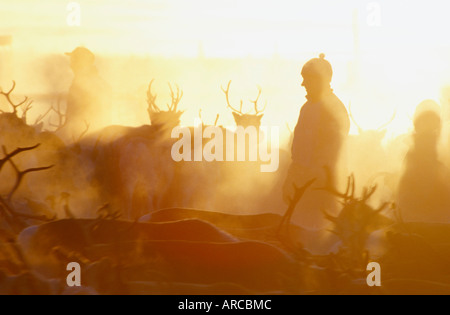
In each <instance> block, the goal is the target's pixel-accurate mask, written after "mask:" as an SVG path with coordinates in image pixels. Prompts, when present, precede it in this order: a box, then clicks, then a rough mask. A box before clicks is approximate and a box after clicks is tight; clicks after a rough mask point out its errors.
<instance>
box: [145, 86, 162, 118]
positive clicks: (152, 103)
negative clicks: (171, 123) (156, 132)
mask: <svg viewBox="0 0 450 315" xmlns="http://www.w3.org/2000/svg"><path fill="white" fill-rule="evenodd" d="M154 81H155V79H153V80H151V81H150V84H149V85H148V89H147V103H148V109H149V110H153V111H155V112H160V111H161V110H160V109H159V107H158V106H157V105H156V98H157V97H158V95H157V94H153V93H152V85H153V82H154Z"/></svg>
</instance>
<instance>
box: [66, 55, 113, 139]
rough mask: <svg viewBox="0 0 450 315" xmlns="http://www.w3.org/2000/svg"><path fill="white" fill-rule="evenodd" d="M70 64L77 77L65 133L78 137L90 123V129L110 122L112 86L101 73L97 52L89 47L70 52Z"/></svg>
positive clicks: (68, 107) (69, 102)
mask: <svg viewBox="0 0 450 315" xmlns="http://www.w3.org/2000/svg"><path fill="white" fill-rule="evenodd" d="M66 55H67V56H69V57H70V68H71V69H72V71H73V74H74V78H73V81H72V85H71V86H70V89H69V94H68V97H67V110H66V125H65V127H64V129H65V134H66V136H69V137H71V138H73V137H75V138H76V137H77V136H78V135H79V134H80V133H82V132H83V131H84V130H85V129H86V128H87V125H89V129H90V131H92V130H95V129H97V128H99V127H103V126H105V125H106V124H108V123H109V121H108V120H109V119H108V118H109V116H110V115H109V111H108V110H107V108H106V106H107V105H108V104H110V101H109V98H110V94H111V89H110V88H109V86H108V85H107V83H106V82H105V81H104V80H103V79H102V78H101V77H100V75H99V74H98V70H97V67H96V66H95V56H94V54H93V53H92V52H91V51H90V50H89V49H87V48H84V47H77V48H75V50H74V51H72V52H71V53H66Z"/></svg>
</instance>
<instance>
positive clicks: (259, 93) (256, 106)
mask: <svg viewBox="0 0 450 315" xmlns="http://www.w3.org/2000/svg"><path fill="white" fill-rule="evenodd" d="M261 92H262V89H261V87H260V86H258V96H257V97H256V100H254V101H252V100H250V102H252V103H253V104H254V105H255V115H258V114H259V113H262V112H264V111H265V110H266V107H267V102H266V104H265V105H264V108H263V109H262V110H258V100H259V97H260V96H261Z"/></svg>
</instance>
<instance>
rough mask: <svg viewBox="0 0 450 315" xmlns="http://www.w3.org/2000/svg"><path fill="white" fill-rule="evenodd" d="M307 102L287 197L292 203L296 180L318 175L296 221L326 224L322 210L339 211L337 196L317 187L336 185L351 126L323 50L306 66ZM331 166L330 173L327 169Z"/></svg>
mask: <svg viewBox="0 0 450 315" xmlns="http://www.w3.org/2000/svg"><path fill="white" fill-rule="evenodd" d="M301 74H302V77H303V83H302V86H304V87H305V89H306V91H307V96H306V98H307V102H306V103H305V104H304V105H303V107H302V109H301V112H300V117H299V120H298V123H297V126H296V128H295V131H294V139H293V145H292V164H291V166H290V168H289V172H288V176H287V179H286V181H285V184H284V189H283V198H284V200H285V202H286V203H289V202H290V200H291V198H292V197H293V196H294V184H295V185H296V186H297V187H303V186H304V185H305V183H307V182H308V181H310V180H312V179H314V178H316V183H315V184H314V186H313V187H312V188H311V189H310V190H308V191H307V192H306V193H305V195H304V196H303V198H302V200H300V203H299V205H298V206H297V213H296V214H294V217H293V220H294V222H296V223H298V224H301V225H302V226H304V227H305V228H310V229H321V228H323V227H325V226H326V223H327V222H326V220H325V218H324V215H323V213H322V210H326V211H331V212H332V213H335V212H336V209H335V208H336V206H335V201H334V198H333V197H332V196H331V195H330V194H329V193H327V192H324V191H318V190H314V187H316V188H317V187H324V186H327V185H328V186H333V185H335V181H336V176H337V163H338V160H339V157H340V152H341V148H342V146H343V143H344V141H345V139H346V137H347V135H348V132H349V129H350V121H349V118H348V113H347V110H346V108H345V106H344V105H343V104H342V102H341V101H340V100H339V99H338V98H337V96H336V95H335V94H334V93H333V90H332V89H331V87H330V83H331V78H332V75H333V70H332V67H331V65H330V63H329V62H328V61H327V60H325V56H324V55H323V54H321V55H320V58H314V59H311V60H310V61H308V62H307V63H306V64H305V65H304V67H303V69H302V72H301ZM325 169H328V175H327V174H326V173H327V172H325Z"/></svg>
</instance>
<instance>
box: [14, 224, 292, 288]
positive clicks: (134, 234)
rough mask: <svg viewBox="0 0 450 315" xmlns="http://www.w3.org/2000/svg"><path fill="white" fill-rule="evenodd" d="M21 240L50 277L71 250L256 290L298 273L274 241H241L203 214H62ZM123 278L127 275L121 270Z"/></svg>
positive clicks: (185, 279)
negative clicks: (177, 217) (156, 218)
mask: <svg viewBox="0 0 450 315" xmlns="http://www.w3.org/2000/svg"><path fill="white" fill-rule="evenodd" d="M118 234H119V235H120V239H117V240H116V241H115V236H117V235H118ZM73 235H78V237H77V238H74V237H73ZM18 243H19V244H20V247H21V248H22V250H23V251H24V252H25V253H26V258H27V260H28V261H29V262H30V265H31V266H32V268H33V270H36V271H38V272H40V273H43V274H45V275H46V276H48V277H50V276H51V277H58V276H59V275H58V270H59V269H60V268H59V267H60V266H61V265H64V264H62V263H60V262H59V260H58V257H61V258H62V259H63V260H64V259H68V257H69V256H72V257H73V258H72V259H75V258H74V257H77V258H76V260H77V261H80V262H82V263H83V264H85V265H92V264H93V263H95V262H100V261H102V260H104V259H111V260H112V261H113V262H114V261H115V260H117V259H119V258H117V257H120V264H121V265H122V266H123V267H125V266H127V268H128V269H130V267H133V266H135V267H136V268H141V267H138V266H149V265H151V266H153V268H154V269H153V273H155V272H158V273H159V274H165V275H166V278H167V279H168V280H169V281H170V282H171V283H179V282H182V283H192V284H208V285H209V284H214V283H221V282H231V283H233V284H237V285H241V286H243V287H245V288H249V289H252V290H255V291H256V292H271V291H275V290H282V289H284V286H283V282H284V281H283V275H284V276H286V277H288V278H289V277H290V276H293V275H295V276H296V275H297V274H296V272H297V265H296V263H295V261H294V260H293V259H292V258H291V257H290V256H289V255H288V254H287V253H286V252H284V251H283V250H280V249H279V248H277V247H276V246H273V245H270V244H267V243H264V242H255V241H239V240H237V239H235V238H233V237H231V236H230V235H228V234H226V233H224V232H222V231H220V230H219V229H217V228H215V227H214V226H212V225H211V224H208V223H206V222H204V221H200V220H185V221H178V222H167V223H136V222H135V223H133V222H126V221H118V220H61V221H58V222H53V223H49V224H46V225H41V226H35V227H31V228H28V229H26V230H24V231H23V232H22V233H21V234H20V236H19V237H18ZM64 257H66V258H64ZM133 269H134V267H133ZM140 276H141V277H145V274H140ZM146 278H147V277H146ZM146 280H147V281H150V280H151V279H146ZM122 281H123V285H124V286H126V285H127V281H129V280H128V279H127V277H126V276H125V275H122Z"/></svg>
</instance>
